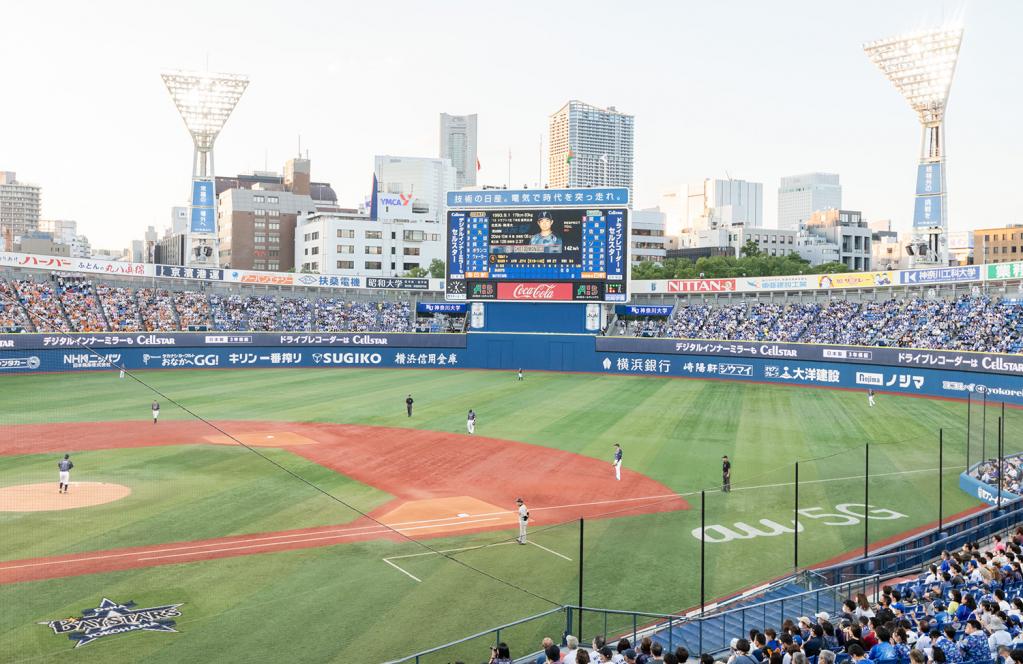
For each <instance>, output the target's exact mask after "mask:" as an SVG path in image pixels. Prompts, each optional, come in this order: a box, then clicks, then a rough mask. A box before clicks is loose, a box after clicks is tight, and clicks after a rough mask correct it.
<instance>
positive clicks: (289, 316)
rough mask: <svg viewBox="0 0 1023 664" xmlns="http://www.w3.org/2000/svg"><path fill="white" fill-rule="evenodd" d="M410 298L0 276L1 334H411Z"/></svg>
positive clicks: (69, 278)
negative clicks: (225, 290)
mask: <svg viewBox="0 0 1023 664" xmlns="http://www.w3.org/2000/svg"><path fill="white" fill-rule="evenodd" d="M412 329H413V323H412V320H411V307H410V304H409V303H408V302H354V301H346V300H343V299H339V298H321V299H317V300H312V299H308V298H304V297H289V296H280V297H274V296H269V295H226V296H225V295H218V294H215V293H205V292H202V291H170V290H167V289H165V288H149V287H141V288H128V287H123V286H109V285H106V284H93V283H92V281H90V280H89V279H87V278H84V277H81V276H63V275H54V277H53V278H52V279H51V280H49V281H33V280H27V279H10V280H8V279H3V278H0V332H171V331H176V330H218V331H256V332H258V331H279V332H291V331H296V332H297V331H327V332H341V331H344V332H410V331H412Z"/></svg>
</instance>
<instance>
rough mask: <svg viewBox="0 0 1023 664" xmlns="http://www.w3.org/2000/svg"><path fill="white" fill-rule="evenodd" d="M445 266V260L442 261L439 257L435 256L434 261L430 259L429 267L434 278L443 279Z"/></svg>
mask: <svg viewBox="0 0 1023 664" xmlns="http://www.w3.org/2000/svg"><path fill="white" fill-rule="evenodd" d="M444 268H445V265H444V261H442V260H441V259H439V258H434V259H433V260H432V261H430V267H429V270H430V276H431V277H433V278H434V279H443V278H444Z"/></svg>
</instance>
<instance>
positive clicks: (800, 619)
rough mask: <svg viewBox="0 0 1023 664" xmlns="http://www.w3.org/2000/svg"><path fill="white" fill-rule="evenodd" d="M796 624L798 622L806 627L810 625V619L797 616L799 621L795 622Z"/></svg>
mask: <svg viewBox="0 0 1023 664" xmlns="http://www.w3.org/2000/svg"><path fill="white" fill-rule="evenodd" d="M796 622H798V623H800V624H802V623H806V624H807V625H809V624H810V619H809V618H807V617H806V616H799V620H797V621H796Z"/></svg>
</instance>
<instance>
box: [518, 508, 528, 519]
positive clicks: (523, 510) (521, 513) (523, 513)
mask: <svg viewBox="0 0 1023 664" xmlns="http://www.w3.org/2000/svg"><path fill="white" fill-rule="evenodd" d="M528 514H529V510H527V509H526V506H525V505H519V521H525V520H526V516H527V515H528Z"/></svg>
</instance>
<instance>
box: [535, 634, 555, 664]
mask: <svg viewBox="0 0 1023 664" xmlns="http://www.w3.org/2000/svg"><path fill="white" fill-rule="evenodd" d="M553 645H554V639H552V638H551V637H549V636H545V637H543V640H542V641H540V650H541V651H543V653H544V654H542V655H540V656H539V657H537V658H536V664H544V662H546V661H548V659H549V658H548V657H547V649H548V648H550V647H551V646H553ZM558 659H561V655H560V651H559V654H558ZM555 661H557V660H555Z"/></svg>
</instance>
